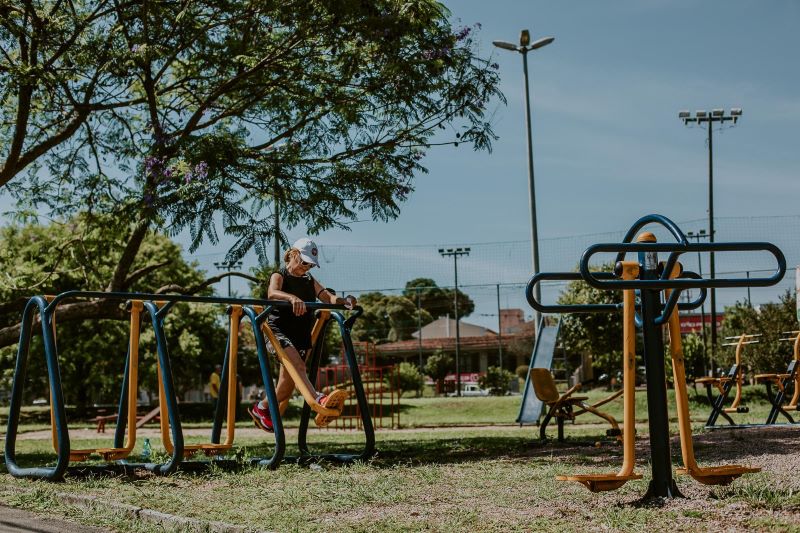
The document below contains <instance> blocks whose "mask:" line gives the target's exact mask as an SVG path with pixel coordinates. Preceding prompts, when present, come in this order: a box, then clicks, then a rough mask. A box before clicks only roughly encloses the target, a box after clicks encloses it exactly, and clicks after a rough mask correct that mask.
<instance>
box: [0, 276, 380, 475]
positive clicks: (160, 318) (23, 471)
mask: <svg viewBox="0 0 800 533" xmlns="http://www.w3.org/2000/svg"><path fill="white" fill-rule="evenodd" d="M78 298H96V299H103V300H117V301H129V300H142V301H143V305H144V310H145V311H146V312H147V313H148V314H149V315H150V317H151V323H152V326H153V330H154V333H155V339H156V349H157V356H158V362H159V365H160V367H161V384H162V386H163V387H164V393H165V402H166V407H167V414H168V419H169V424H170V430H171V436H172V441H173V453H172V456H171V458H170V459H169V460H168V461H167V462H165V463H160V464H156V463H133V462H129V461H127V460H118V461H116V462H115V463H109V464H105V465H86V466H73V467H70V466H69V462H70V460H69V455H70V440H69V428H68V423H67V417H66V409H65V405H64V396H63V390H62V386H61V374H60V369H59V363H58V351H57V348H56V342H55V336H54V332H53V316H54V314H55V311H56V309H57V307H58V305H59V304H60V303H61V302H63V301H65V300H67V299H78ZM155 301H159V302H167V303H166V305H163V306H162V307H161V308H159V307H158V305H156V304H155V303H154V302H155ZM177 302H188V303H211V304H229V305H243V315H246V316H247V317H248V319H249V320H250V323H251V325H252V328H253V335H254V336H255V340H256V346H257V351H258V358H259V363H260V366H261V374H262V380H263V381H264V385H265V387H264V388H265V392H266V394H267V401H268V403H269V409H270V414H271V416H272V420H273V424H274V428H275V451H274V453H273V455H272V457H270V458H258V459H254V460H253V461H252V462H253V463H255V464H258V465H262V466H267V467H269V468H277V466H278V465H279V464H280V462H281V460H282V459H283V456H284V453H285V450H286V439H285V433H284V429H283V424H282V421H281V417H280V412H279V410H278V405H277V398H276V395H275V388H274V381H273V379H272V375H271V372H270V367H269V360H268V354H267V351H266V342H267V341H266V339H265V338H264V335H263V333H262V331H261V325H262V324H263V321H264V320H266V317H267V315H268V314H269V310H270V309H271V308H272V307H276V306H280V307H290V306H291V304H290V303H288V302H283V301H271V300H259V299H252V298H218V297H206V296H183V295H174V294H151V293H116V292H108V293H107V292H99V291H68V292H64V293H61V294H58V295H57V296H55V297H54V298H52V300H50V302H49V303H48V301H47V299H46V298H45V297H44V296H34V297H32V298H31V299H30V300H28V302H27V303H26V305H25V309H24V311H23V315H22V323H21V328H20V340H19V346H18V350H17V360H16V365H15V371H14V380H13V384H12V392H11V402H10V407H9V417H8V427H7V431H6V444H5V461H6V466H7V468H8V471H9V473H10V474H11V475H12V476H14V477H26V478H33V479H45V480H50V481H55V480H60V479H61V478H63V476H64V474H65V473H66V472H71V473H76V474H81V473H89V472H92V473H101V472H111V473H120V472H131V471H133V470H135V469H146V470H149V471H151V472H153V473H155V474H159V475H166V474H170V473H172V472H175V471H176V470H177V469H178V468H179V467H181V468H182V469H194V468H196V467H197V466H202V465H204V464H208V461H206V462H199V461H194V462H184V461H183V450H184V444H185V443H184V438H183V431H182V427H181V422H180V415H179V408H178V401H177V395H176V393H175V387H174V382H173V374H172V366H171V363H170V357H169V349H168V346H167V341H166V336H165V334H164V319H165V317H166V316H167V314H168V313H169V310H170V309H171V307H172V306H173V305H174V304H175V303H177ZM251 305H252V306H262V307H264V308H265V311H263V312H262V313H260V314H258V313H256V312H255V310H254V309H252V308H251V307H249V306H251ZM306 307H307V308H308V309H329V310H345V309H346V308H345V307H344V306H342V305H331V304H323V303H318V302H307V303H306ZM37 310H38V312H39V316H40V317H41V322H42V338H43V342H44V352H45V353H44V355H45V361H46V365H47V372H48V382H49V386H50V394H51V398H52V405H51V409H52V411H53V423H54V426H55V434H56V439H57V442H58V446H57V448H58V449H57V460H56V464H55V466H51V467H47V466H35V467H29V468H22V467H20V466H19V464H18V463H17V457H16V441H17V433H18V427H19V418H20V411H21V408H22V393H23V390H24V386H25V375H26V370H27V363H28V357H29V352H30V340H31V336H32V329H33V317H34V313H35V312H36V311H37ZM361 313H362V310H361V308H360V307H357V308H356V309H355V310H354V312H353V314H352V315H351V316H350V318H349V319H347V320H346V321H345V320H344V318H343V317H342V315H341V314H340V313H333V315H334V317H335V318H336V320H337V321H338V322H339V324H340V326H341V328H342V337H343V340H344V341H345V347H346V353H347V357H348V362H349V363H350V364H351V366H352V365H353V364H355V370H354V372H353V380H354V387H355V389H356V395H357V397H358V399H359V405H360V406H362V412H363V413H366V417H367V419H366V421H365V426H364V427H365V432H366V433H367V446H366V449H365V452H364V453H362V454H359V455H358V456H354V458H362V457H367V456H369V455H372V454H374V431H373V428H372V422H371V419H369V409H368V406H367V402H366V396H365V395H364V391H363V386H362V384H361V381H360V376H359V373H358V365H357V361H356V360H355V353H354V351H353V346H352V341H351V340H350V335H349V331H350V328H351V327H352V324H353V322H354V321H355V319H356V318H357V317H358V316H359V315H360V314H361ZM140 327H141V325H140ZM229 335H230V333H229ZM228 356H229V353H228V348H226V355H225V358H226V359H227V357H228ZM129 364H130V363H129V358H126V363H125V371H124V374H123V389H122V390H123V392H122V394H121V396H120V402H119V411H118V421H119V423H118V424H117V428H116V430H115V433H114V446H115V447H121V446H122V442H123V440H124V437H125V425H126V423H127V419H126V417H125V416H124V415H125V413H126V410H127V397H126V394H125V391H126V390H127V383H128V380H129V378H130V376H129V374H130V371H131V369H130V368H129ZM223 368H227V367H223ZM224 372H225V370H223V373H224ZM226 383H227V382H226ZM217 414H218V413H216V414H215V420H214V427H213V428H212V439H213V438H214V436H216V439H217V440H216V441H213V442H219V430H218V427H217V424H218V423H220V424H221V418H220V417H218V416H216V415H217ZM218 418H220V419H219V420H217V419H218ZM301 449H302V446H301ZM306 451H307V449H306ZM214 463H215V464H219V463H220V461H214Z"/></svg>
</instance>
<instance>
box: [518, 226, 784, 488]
mask: <svg viewBox="0 0 800 533" xmlns="http://www.w3.org/2000/svg"><path fill="white" fill-rule="evenodd" d="M649 224H656V225H659V226H661V227H663V228H664V229H666V230H667V231H668V232H669V233H670V234H671V235H672V236H673V237H674V239H675V241H676V242H673V243H658V242H657V241H656V238H655V236H654V235H653V234H652V233H649V232H645V233H642V234H639V235H638V237H637V234H638V233H639V232H640V230H642V229H643V228H644V227H645V226H647V225H649ZM635 237H636V242H632V241H633V240H634V238H635ZM692 252H694V253H697V252H708V253H714V252H767V253H769V254H771V255H772V256H773V258H774V259H775V261H776V263H777V267H776V270H775V273H774V274H773V275H772V276H769V277H763V278H733V279H705V278H702V277H700V276H698V275H697V274H695V273H692V272H685V271H683V270H682V267H681V265H680V263H679V262H678V259H679V258H680V256H681V255H682V254H685V253H692ZM599 253H611V254H616V259H615V268H614V271H613V272H595V271H592V270H591V268H590V262H591V260H592V258H593V257H594V256H595V255H596V254H599ZM629 253H630V254H634V253H635V254H636V260H626V255H627V254H629ZM659 253H667V254H668V256H667V260H666V261H663V262H660V261H659V260H658V254H659ZM579 270H580V271H579V272H578V273H575V272H563V273H540V274H536V275H535V276H533V277H532V278H531V280H530V281H529V282H528V286H527V287H526V296H527V299H528V302H529V303H530V305H531V306H532V307H533V308H534V309H536V310H538V311H540V312H543V313H597V312H613V311H617V310H619V309H620V308H622V310H623V365H624V369H623V391H624V392H623V404H624V411H623V413H624V414H623V427H622V435H623V454H624V456H623V466H622V469H621V470H620V471H619V472H616V473H611V474H579V475H569V476H559V478H558V479H561V480H567V481H577V482H579V483H581V484H583V485H585V486H586V487H587V488H588V489H589V490H591V491H593V492H599V491H607V490H614V489H617V488H619V487H621V486H622V485H624V484H625V483H626V482H627V481H629V480H632V479H639V478H641V475H639V474H636V473H635V472H634V468H635V447H634V433H635V430H634V420H635V417H634V412H633V409H634V393H635V389H634V374H635V366H636V354H635V335H636V328H639V329H640V330H641V331H642V337H643V346H644V353H643V358H644V363H645V372H646V378H647V410H648V424H649V433H650V456H651V468H652V480H651V481H650V486H649V488H648V491H647V494H646V497H674V496H678V495H680V493H679V491H678V488H677V485H676V484H675V482H674V481H673V478H672V460H671V457H670V447H669V424H668V420H669V419H668V415H667V388H666V375H665V372H664V361H663V357H664V338H663V334H662V328H663V327H664V326H667V327H668V328H669V333H670V350H671V357H672V366H673V377H674V381H675V397H676V403H677V408H678V409H677V410H678V427H679V431H680V435H681V450H682V456H683V462H684V468H683V469H679V470H678V472H679V473H685V474H689V475H691V476H692V477H693V478H695V479H696V480H697V481H699V482H701V483H705V484H714V485H717V484H728V483H730V482H731V481H733V480H734V479H736V478H737V477H739V476H741V475H742V474H745V473H750V472H756V471H758V469H757V468H752V467H748V466H741V465H725V466H719V467H710V468H701V467H699V466H698V465H697V463H696V460H695V457H694V450H693V446H692V436H691V425H690V421H689V407H688V395H687V392H686V376H685V370H684V363H683V351H682V348H681V342H680V324H679V319H678V312H677V311H678V309H694V308H696V307H699V306H700V305H701V304H702V302H703V301H704V299H705V293H706V290H707V289H721V288H730V287H768V286H772V285H775V284H777V283H778V282H779V281H780V280H781V279H782V278H783V276H784V274H785V272H786V259H785V257H784V255H783V253H782V252H781V251H780V249H778V247H776V246H775V245H773V244H771V243H767V242H744V243H696V244H691V243H690V242H689V241H688V239H687V238H686V236H685V235H684V233H683V232H682V231H681V230H680V228H679V227H678V226H677V225H676V224H675V223H674V222H672V221H671V220H669V219H668V218H666V217H663V216H661V215H648V216H645V217H642V218H641V219H639V220H638V221H637V222H636V223H635V224H634V225H633V226H631V228H630V229H629V230H628V232H627V234H626V235H625V237H624V239H623V242H621V243H603V244H595V245H593V246H590V247H589V248H587V249H586V251H585V252H584V253H583V255H582V257H581V260H580V269H579ZM549 280H559V281H575V280H582V281H584V282H586V283H587V284H589V285H590V286H592V287H595V288H597V289H601V290H622V291H623V303H622V304H621V305H620V304H598V305H544V304H542V303H541V302H539V301H537V300H536V298H535V296H534V288H535V286H536V284H538V283H540V282H542V281H549ZM687 289H699V290H700V297H699V298H698V299H697V300H695V301H694V302H689V303H683V302H679V297H680V293H681V291H683V290H687ZM637 296H638V302H637Z"/></svg>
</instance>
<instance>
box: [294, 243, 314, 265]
mask: <svg viewBox="0 0 800 533" xmlns="http://www.w3.org/2000/svg"><path fill="white" fill-rule="evenodd" d="M292 248H295V249H296V250H299V251H300V258H301V259H302V260H303V261H305V262H306V263H311V264H313V265H314V266H315V267H319V250H318V249H317V245H316V244H314V241H312V240H311V239H309V238H308V237H303V238H302V239H297V240H296V241H295V242H294V244H293V245H292Z"/></svg>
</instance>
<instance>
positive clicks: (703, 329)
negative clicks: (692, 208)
mask: <svg viewBox="0 0 800 533" xmlns="http://www.w3.org/2000/svg"><path fill="white" fill-rule="evenodd" d="M697 242H698V243H699V242H700V235H698V236H697ZM697 271H698V272H697V273H698V274H699V275H700V277H701V278H702V277H703V262H702V261H701V260H700V252H697ZM700 331H701V332H702V336H703V367H705V366H706V354H707V352H708V340H707V339H706V302H705V300H704V301H703V303H702V304H701V305H700ZM703 370H704V373H705V374H706V375H707V376H713V375H714V362H713V360H712V361H711V367H710V368H704V369H703Z"/></svg>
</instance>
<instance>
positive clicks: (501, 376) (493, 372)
mask: <svg viewBox="0 0 800 533" xmlns="http://www.w3.org/2000/svg"><path fill="white" fill-rule="evenodd" d="M513 379H514V374H512V373H511V372H509V371H508V370H506V369H504V368H500V367H499V366H490V367H489V368H487V369H486V374H484V375H482V376H480V377H479V378H478V385H480V386H481V388H482V389H488V391H489V394H490V395H492V396H504V395H505V394H506V393H507V392H508V384H509V382H510V381H511V380H513Z"/></svg>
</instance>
